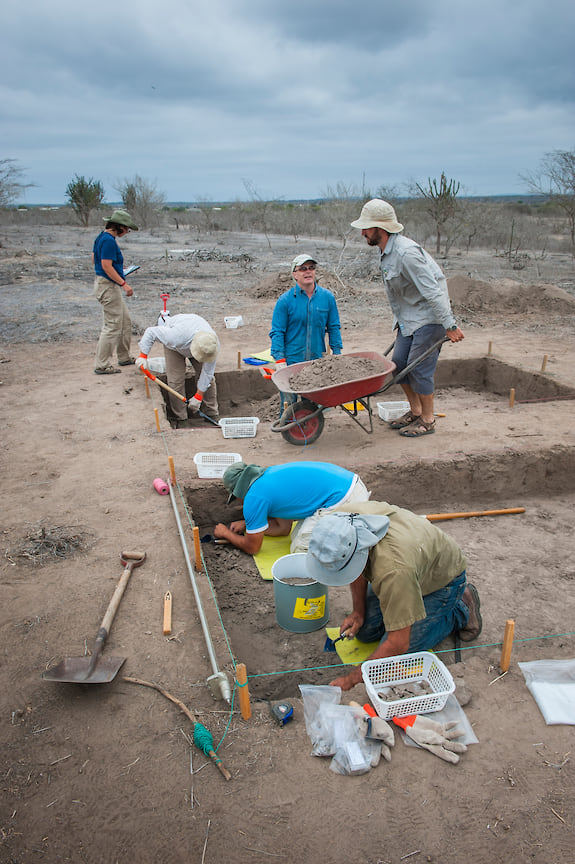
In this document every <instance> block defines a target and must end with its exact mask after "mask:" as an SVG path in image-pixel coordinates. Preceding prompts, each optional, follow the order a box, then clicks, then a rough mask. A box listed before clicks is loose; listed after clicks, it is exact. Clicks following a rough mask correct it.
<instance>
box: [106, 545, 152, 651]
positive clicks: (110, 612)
mask: <svg viewBox="0 0 575 864" xmlns="http://www.w3.org/2000/svg"><path fill="white" fill-rule="evenodd" d="M127 554H128V555H134V556H136V555H137V553H136V552H128V553H127ZM145 560H146V553H145V552H143V553H142V554H141V555H140V556H139V557H138V558H136V557H134V559H133V560H126V559H123V560H122V563H123V564H125V565H126V568H125V570H124V572H123V573H122V575H121V576H120V580H119V582H118V584H117V585H116V590H115V591H114V594H113V595H112V599H111V600H110V603H109V604H108V608H107V609H106V614H105V615H104V617H103V619H102V623H101V624H100V632H102V631H105V636H104V638H107V636H108V633H109V632H110V627H111V626H112V622H113V620H114V618H115V616H116V612H117V611H118V606H119V605H120V601H121V599H122V597H123V596H124V591H125V590H126V588H127V587H128V582H129V581H130V576H131V575H132V570H133V569H134V567H139V566H140V565H141V564H143V563H144V561H145Z"/></svg>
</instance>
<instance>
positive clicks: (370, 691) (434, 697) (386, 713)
mask: <svg viewBox="0 0 575 864" xmlns="http://www.w3.org/2000/svg"><path fill="white" fill-rule="evenodd" d="M361 674H362V677H363V683H364V684H365V688H366V690H367V695H368V696H369V698H370V699H371V702H372V704H373V707H374V708H375V710H376V711H377V713H378V714H379V716H380V717H383V719H384V720H389V719H390V718H391V717H406V716H407V715H408V714H429V713H430V712H431V711H440V710H441V709H442V708H443V707H444V705H445V703H446V702H447V697H448V696H449V694H450V693H453V692H454V690H455V682H454V681H453V678H452V677H451V673H450V672H449V670H448V669H447V667H446V666H445V665H444V664H443V663H442V662H441V660H439V658H438V657H436V655H435V654H433V653H432V652H431V651H420V652H419V653H418V654H398V655H397V656H394V657H385V658H383V659H381V660H366V662H365V663H362V664H361ZM415 681H426V682H427V683H428V684H429V686H430V687H431V689H432V690H433V693H426V694H423V695H421V696H414V697H413V698H408V699H396V700H394V701H393V702H387V701H385V700H384V699H380V698H379V695H378V694H379V693H381V692H382V691H384V690H386V689H388V688H389V687H393V686H394V685H395V684H407V683H408V682H415Z"/></svg>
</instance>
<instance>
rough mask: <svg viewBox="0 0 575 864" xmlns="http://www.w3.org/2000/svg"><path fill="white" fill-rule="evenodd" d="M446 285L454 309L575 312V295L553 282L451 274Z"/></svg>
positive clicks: (471, 310) (558, 313)
mask: <svg viewBox="0 0 575 864" xmlns="http://www.w3.org/2000/svg"><path fill="white" fill-rule="evenodd" d="M447 284H448V286H449V296H450V298H451V305H452V307H453V309H454V311H455V312H459V311H465V312H494V313H495V312H516V313H525V312H535V311H537V310H539V309H543V308H544V309H546V310H548V311H549V310H550V311H551V312H552V313H553V314H555V315H562V314H567V315H573V314H574V313H575V298H573V297H572V296H571V295H570V294H568V293H567V291H564V290H563V288H558V287H557V286H556V285H547V284H545V283H541V284H534V285H522V284H521V282H516V281H515V280H514V279H500V280H498V281H496V282H491V283H490V282H482V281H481V280H479V279H470V278H469V277H467V276H453V277H451V278H450V279H448V280H447Z"/></svg>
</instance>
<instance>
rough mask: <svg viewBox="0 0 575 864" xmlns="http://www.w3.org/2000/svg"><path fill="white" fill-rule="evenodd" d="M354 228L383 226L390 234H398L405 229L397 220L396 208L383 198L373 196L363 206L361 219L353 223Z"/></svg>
mask: <svg viewBox="0 0 575 864" xmlns="http://www.w3.org/2000/svg"><path fill="white" fill-rule="evenodd" d="M351 225H352V227H353V228H382V229H383V230H384V231H387V233H388V234H398V233H399V232H400V231H403V225H402V224H401V222H398V221H397V216H396V215H395V210H394V209H393V207H392V206H391V204H388V203H387V201H383V200H382V199H381V198H372V199H371V201H368V202H367V204H364V205H363V207H362V208H361V214H360V217H359V219H356V220H355V222H352V223H351Z"/></svg>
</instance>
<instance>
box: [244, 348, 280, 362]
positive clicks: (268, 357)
mask: <svg viewBox="0 0 575 864" xmlns="http://www.w3.org/2000/svg"><path fill="white" fill-rule="evenodd" d="M250 357H253V358H254V360H265V362H266V363H273V362H274V358H273V356H272V352H271V351H260V352H259V354H250Z"/></svg>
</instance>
